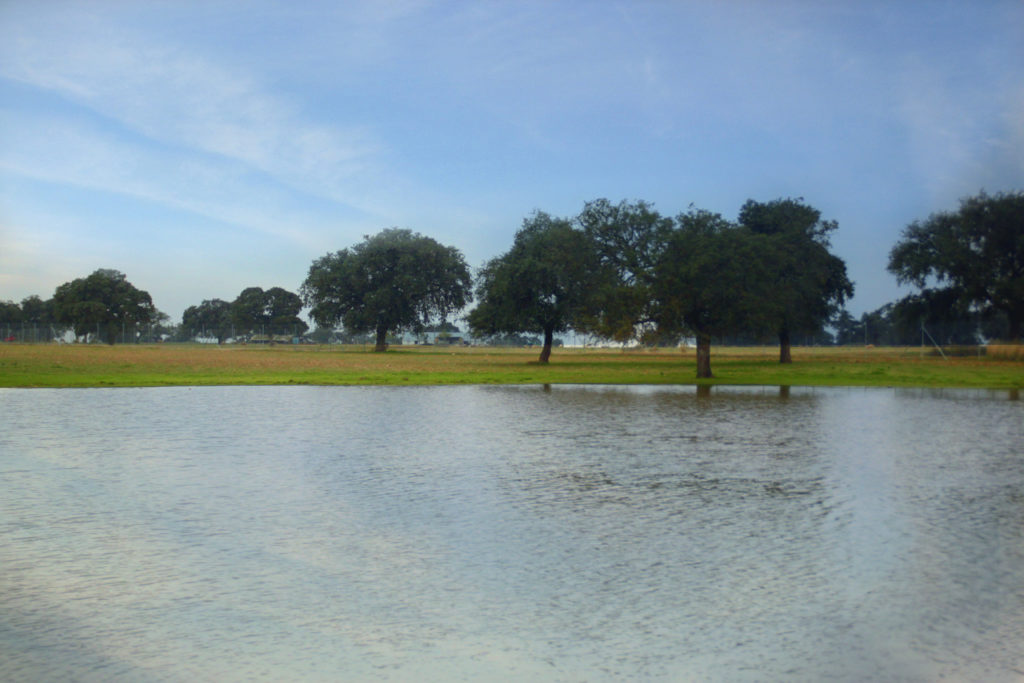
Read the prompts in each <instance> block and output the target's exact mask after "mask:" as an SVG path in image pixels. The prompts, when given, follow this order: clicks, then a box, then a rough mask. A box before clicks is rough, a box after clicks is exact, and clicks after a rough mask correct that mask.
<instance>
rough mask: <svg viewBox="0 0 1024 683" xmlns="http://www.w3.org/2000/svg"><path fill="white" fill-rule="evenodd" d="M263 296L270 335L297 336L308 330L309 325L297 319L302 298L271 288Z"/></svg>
mask: <svg viewBox="0 0 1024 683" xmlns="http://www.w3.org/2000/svg"><path fill="white" fill-rule="evenodd" d="M265 295H266V306H267V309H266V311H267V316H268V317H269V318H270V323H269V325H268V327H267V329H268V330H269V331H270V333H271V334H291V335H293V336H298V335H300V334H302V333H303V332H305V331H306V330H308V329H309V325H307V324H306V323H305V322H304V321H303V320H302V319H301V318H300V317H299V312H301V311H302V297H300V296H299V295H298V294H296V293H295V292H289V291H288V290H286V289H282V288H281V287H271V288H270V289H268V290H267V291H266V292H265Z"/></svg>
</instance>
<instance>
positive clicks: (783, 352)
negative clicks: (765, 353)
mask: <svg viewBox="0 0 1024 683" xmlns="http://www.w3.org/2000/svg"><path fill="white" fill-rule="evenodd" d="M779 362H780V363H792V362H793V356H792V355H791V354H790V351H789V330H780V331H779Z"/></svg>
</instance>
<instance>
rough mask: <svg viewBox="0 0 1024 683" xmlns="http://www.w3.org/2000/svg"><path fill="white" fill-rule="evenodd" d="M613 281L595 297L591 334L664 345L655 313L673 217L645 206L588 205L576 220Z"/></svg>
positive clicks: (607, 281)
mask: <svg viewBox="0 0 1024 683" xmlns="http://www.w3.org/2000/svg"><path fill="white" fill-rule="evenodd" d="M576 222H577V223H578V224H579V225H580V227H581V228H582V229H583V231H584V232H585V233H586V235H587V237H589V238H590V240H591V241H592V242H593V243H594V245H595V248H596V249H597V253H598V258H599V260H600V263H601V266H602V267H604V268H605V269H606V271H607V273H608V274H609V275H610V277H608V278H605V281H604V282H603V283H602V284H601V287H600V288H598V289H596V290H595V291H594V292H593V296H594V297H595V305H596V312H595V315H594V317H593V318H592V319H591V320H590V321H589V323H590V324H589V331H591V332H594V333H595V334H597V335H598V336H600V337H604V338H606V339H614V340H616V341H619V342H627V341H630V340H632V339H639V340H640V341H641V342H642V343H656V342H658V341H662V339H661V335H660V331H659V330H658V329H657V325H656V322H655V320H654V313H653V309H652V306H653V299H652V296H651V286H652V280H653V273H654V265H655V263H656V262H657V260H658V258H659V256H660V255H661V253H662V251H663V250H664V248H665V242H666V240H667V239H668V236H669V234H671V232H672V227H673V222H672V218H671V217H668V216H662V215H661V214H659V213H658V212H657V211H655V210H654V207H653V206H652V205H651V204H649V203H647V202H644V201H636V202H627V201H621V202H619V203H618V204H612V203H611V202H609V201H608V200H607V199H597V200H594V201H592V202H587V203H586V204H585V205H584V207H583V210H582V211H581V212H580V214H579V215H578V216H577V217H576Z"/></svg>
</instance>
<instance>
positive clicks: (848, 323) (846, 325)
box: [832, 308, 864, 346]
mask: <svg viewBox="0 0 1024 683" xmlns="http://www.w3.org/2000/svg"><path fill="white" fill-rule="evenodd" d="M832 325H833V327H835V330H836V337H835V342H836V344H838V345H840V346H845V345H847V344H862V343H864V335H863V334H861V329H860V323H858V322H857V319H856V318H854V317H853V316H852V315H850V312H849V311H848V310H846V309H845V308H843V309H841V310H840V311H839V313H838V314H837V315H836V317H835V318H834V319H833V321H832Z"/></svg>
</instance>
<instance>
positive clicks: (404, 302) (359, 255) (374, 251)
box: [301, 228, 472, 351]
mask: <svg viewBox="0 0 1024 683" xmlns="http://www.w3.org/2000/svg"><path fill="white" fill-rule="evenodd" d="M301 292H302V298H303V300H304V301H305V302H306V304H307V305H308V306H310V309H311V310H310V316H311V317H312V318H313V320H314V321H315V322H316V323H317V324H318V325H320V326H322V327H333V326H336V325H337V324H338V323H341V324H342V325H344V326H345V328H346V329H347V330H349V331H350V332H372V333H373V334H375V336H376V346H375V349H374V350H376V351H384V350H385V349H386V348H387V343H386V342H387V335H388V333H389V332H397V331H400V330H404V329H408V330H411V331H414V332H417V331H419V330H421V329H422V328H423V326H424V325H427V324H429V323H430V322H431V321H432V320H433V319H434V318H441V319H442V320H443V319H445V318H446V317H447V316H448V315H450V314H451V313H454V312H456V311H458V310H460V309H462V308H463V307H464V306H465V305H466V304H467V303H468V302H469V301H470V300H471V299H472V282H471V279H470V274H469V267H468V266H467V265H466V262H465V259H464V258H463V256H462V253H461V252H460V251H459V250H458V249H456V248H455V247H448V246H444V245H442V244H440V243H438V242H437V241H435V240H433V239H431V238H429V237H424V236H423V235H420V234H419V233H415V232H412V231H411V230H404V229H398V228H390V229H387V230H383V231H382V232H380V233H378V234H376V235H374V236H372V237H370V236H367V237H366V238H365V239H364V240H363V242H361V243H360V244H357V245H355V246H354V247H351V248H347V249H342V250H340V251H337V252H335V253H333V254H327V255H326V256H323V257H321V258H319V259H317V260H315V261H314V262H313V264H312V265H311V266H310V268H309V274H308V276H307V277H306V280H305V282H304V283H303V284H302V289H301Z"/></svg>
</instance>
